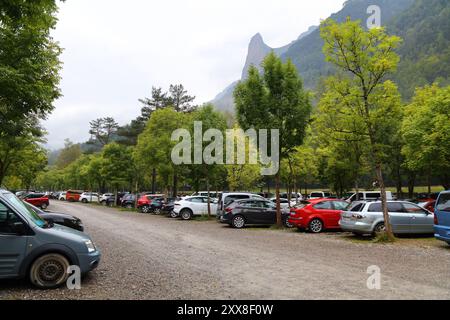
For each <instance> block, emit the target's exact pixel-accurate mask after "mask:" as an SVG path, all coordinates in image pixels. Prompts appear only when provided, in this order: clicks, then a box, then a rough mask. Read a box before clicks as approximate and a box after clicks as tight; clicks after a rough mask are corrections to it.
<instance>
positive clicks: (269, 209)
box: [260, 201, 277, 224]
mask: <svg viewBox="0 0 450 320" xmlns="http://www.w3.org/2000/svg"><path fill="white" fill-rule="evenodd" d="M260 202H262V204H263V208H264V211H263V212H262V215H263V216H262V220H263V223H264V224H276V223H277V205H276V204H274V203H273V202H271V201H260Z"/></svg>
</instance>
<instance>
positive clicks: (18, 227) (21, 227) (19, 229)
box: [11, 222, 27, 236]
mask: <svg viewBox="0 0 450 320" xmlns="http://www.w3.org/2000/svg"><path fill="white" fill-rule="evenodd" d="M11 230H12V232H14V233H15V234H17V235H19V236H22V235H24V234H26V233H27V228H26V226H25V224H24V223H23V222H14V223H13V224H12V225H11Z"/></svg>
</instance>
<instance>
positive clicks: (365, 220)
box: [340, 201, 434, 235]
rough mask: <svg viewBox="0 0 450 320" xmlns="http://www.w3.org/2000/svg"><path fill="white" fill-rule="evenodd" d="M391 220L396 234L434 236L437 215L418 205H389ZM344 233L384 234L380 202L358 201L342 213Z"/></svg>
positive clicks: (394, 202)
mask: <svg viewBox="0 0 450 320" xmlns="http://www.w3.org/2000/svg"><path fill="white" fill-rule="evenodd" d="M387 205H388V211H389V220H390V223H391V226H392V231H393V232H394V233H395V234H433V222H434V215H433V213H432V212H430V211H428V210H426V209H424V208H421V207H420V206H418V205H417V204H415V203H412V202H407V201H388V203H387ZM340 226H341V228H342V230H344V231H349V232H353V233H354V234H360V235H365V234H370V235H375V234H377V233H380V232H383V231H385V229H386V228H385V223H384V216H383V211H382V206H381V201H376V202H370V201H357V202H353V204H352V205H351V206H349V208H348V209H347V210H346V211H344V212H343V213H342V217H341V221H340Z"/></svg>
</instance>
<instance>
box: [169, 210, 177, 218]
mask: <svg viewBox="0 0 450 320" xmlns="http://www.w3.org/2000/svg"><path fill="white" fill-rule="evenodd" d="M170 217H171V218H173V219H175V218H177V217H178V214H177V213H175V211H172V212H171V213H170Z"/></svg>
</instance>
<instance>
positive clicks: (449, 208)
mask: <svg viewBox="0 0 450 320" xmlns="http://www.w3.org/2000/svg"><path fill="white" fill-rule="evenodd" d="M436 210H437V211H444V212H450V193H444V194H441V196H440V197H439V202H438V203H437V205H436Z"/></svg>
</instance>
